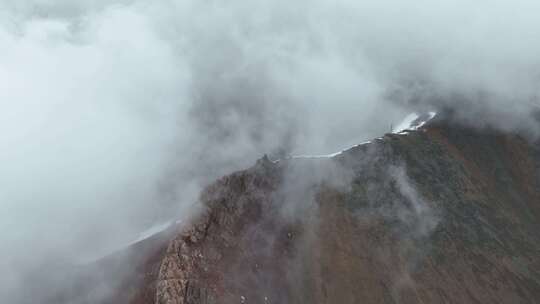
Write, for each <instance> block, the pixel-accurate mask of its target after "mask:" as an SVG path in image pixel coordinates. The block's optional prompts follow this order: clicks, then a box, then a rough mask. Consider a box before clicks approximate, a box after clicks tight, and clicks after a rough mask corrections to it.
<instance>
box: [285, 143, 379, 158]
mask: <svg viewBox="0 0 540 304" xmlns="http://www.w3.org/2000/svg"><path fill="white" fill-rule="evenodd" d="M369 143H371V140H368V141H365V142H363V143H360V144H358V145H354V146H352V147H349V148H347V149H345V150H341V151H338V152H335V153H331V154H323V155H293V156H291V158H332V157H334V156H338V155H340V154H342V153H343V152H346V151H348V150H350V149H352V148H355V147H358V146H362V145H367V144H369Z"/></svg>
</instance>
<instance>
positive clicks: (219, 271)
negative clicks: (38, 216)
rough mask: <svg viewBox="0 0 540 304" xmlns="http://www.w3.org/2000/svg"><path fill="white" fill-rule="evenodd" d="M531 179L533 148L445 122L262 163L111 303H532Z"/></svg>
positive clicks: (539, 231)
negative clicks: (329, 153)
mask: <svg viewBox="0 0 540 304" xmlns="http://www.w3.org/2000/svg"><path fill="white" fill-rule="evenodd" d="M539 173H540V149H539V146H538V145H537V144H536V143H533V142H530V141H527V140H526V139H524V138H522V137H520V136H518V135H512V134H502V133H499V132H495V131H491V130H473V129H469V128H465V127H459V126H452V127H449V126H448V125H446V124H445V123H444V122H442V121H440V122H437V121H434V122H432V123H430V124H428V125H426V126H423V127H422V128H420V129H419V130H415V131H411V132H402V133H400V134H387V135H385V136H384V137H382V138H380V139H376V140H374V141H372V142H371V143H369V144H363V145H359V146H356V147H354V148H351V149H349V150H347V151H344V152H343V153H341V154H339V155H337V156H334V157H327V158H296V159H283V160H280V161H276V162H272V161H270V160H269V159H268V158H266V157H264V158H262V159H261V160H259V161H258V162H257V164H255V165H254V166H253V167H252V168H249V169H247V170H245V171H240V172H236V173H233V174H231V175H229V176H225V177H223V178H221V179H220V180H218V181H216V182H215V183H214V184H212V185H211V186H209V187H208V188H207V189H206V190H205V191H204V192H203V193H202V194H201V198H200V200H201V203H202V204H203V205H204V207H205V208H204V211H203V212H202V213H201V215H200V216H199V217H198V218H196V219H194V221H193V222H192V223H191V224H190V225H188V226H186V227H184V228H183V229H179V230H178V231H175V232H170V233H169V234H167V236H166V237H165V236H161V237H159V239H162V240H164V239H166V241H163V242H161V241H160V242H158V243H155V244H154V245H151V244H148V243H147V245H144V244H141V245H138V246H143V247H152V248H154V250H153V251H152V252H151V254H147V255H145V256H144V258H141V259H139V260H136V262H135V263H133V264H132V268H133V269H134V272H133V276H132V277H131V278H130V279H129V280H127V281H120V282H119V283H118V284H119V285H118V286H120V288H117V291H116V294H113V295H112V296H111V297H109V300H108V303H137V304H139V303H156V304H199V303H263V304H265V303H459V304H461V303H538V302H539V301H540V175H539ZM146 242H147V241H145V243H146ZM131 261H133V260H131ZM108 268H111V267H108ZM111 299H112V300H111ZM57 303H60V302H57ZM89 303H90V302H89Z"/></svg>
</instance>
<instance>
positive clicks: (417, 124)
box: [392, 111, 437, 134]
mask: <svg viewBox="0 0 540 304" xmlns="http://www.w3.org/2000/svg"><path fill="white" fill-rule="evenodd" d="M436 115H437V112H433V111H432V112H428V113H426V114H422V115H418V114H417V113H411V114H409V115H407V117H405V119H403V121H402V122H400V123H399V124H398V125H397V126H396V127H395V128H393V129H392V133H395V134H407V132H408V131H417V130H418V129H420V128H422V127H423V126H424V125H425V124H426V123H427V122H428V121H430V120H432V119H433V118H434V117H435V116H436Z"/></svg>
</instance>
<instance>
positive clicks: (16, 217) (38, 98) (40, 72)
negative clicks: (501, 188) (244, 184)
mask: <svg viewBox="0 0 540 304" xmlns="http://www.w3.org/2000/svg"><path fill="white" fill-rule="evenodd" d="M539 8H540V3H538V2H537V1H525V0H518V1H513V2H512V3H510V2H508V1H490V2H489V3H488V2H485V1H477V2H475V3H470V2H467V1H457V2H456V1H442V2H441V1H439V2H437V3H435V2H433V1H427V0H421V1H416V2H415V3H414V4H411V3H405V2H403V1H391V0H385V1H363V2H361V3H359V2H358V1H352V0H338V1H327V0H316V1H295V2H294V3H291V2H290V1H284V0H278V1H267V0H256V1H232V2H231V1H229V2H227V3H225V2H222V1H212V0H208V1H190V0H185V1H173V0H166V1H159V2H151V3H150V2H146V1H137V0H131V1H130V0H124V1H122V0H118V1H112V0H110V1H108V0H100V1H76V2H74V1H67V0H62V1H47V0H34V1H28V0H27V1H17V2H12V1H5V2H4V1H3V2H0V53H1V55H2V56H1V57H0V105H1V107H2V110H1V111H0V128H1V130H3V132H2V134H3V136H1V137H0V162H1V163H2V170H1V172H0V181H1V184H2V185H3V187H2V191H0V206H1V209H2V211H1V212H0V246H1V247H2V250H1V252H2V254H3V255H5V257H4V258H2V260H3V261H7V262H5V263H4V264H5V265H1V266H3V267H10V268H12V265H15V264H14V263H15V261H19V260H24V261H32V263H34V262H35V263H37V264H39V263H40V262H41V260H42V259H45V258H47V259H48V258H51V257H54V258H56V259H60V260H64V259H66V260H73V259H75V258H76V257H80V256H81V255H92V254H94V253H96V252H100V251H106V250H107V249H108V248H112V247H114V244H115V243H117V242H119V241H120V240H125V239H126V238H129V237H130V236H132V235H133V236H134V235H136V232H137V231H138V230H139V229H140V228H142V227H144V226H145V225H148V224H150V222H152V221H155V220H158V219H161V218H164V217H166V216H165V215H164V214H175V217H182V216H187V215H188V214H190V212H191V210H192V209H193V207H192V203H193V202H194V201H195V199H196V197H197V193H198V191H199V190H200V188H201V186H202V185H204V184H206V183H207V182H209V181H211V180H212V179H214V178H216V177H218V176H220V175H222V174H225V173H227V172H229V171H231V170H235V169H240V168H242V167H245V166H247V165H248V164H250V163H252V162H253V160H254V159H255V158H257V157H259V156H260V155H262V154H263V153H272V152H275V151H277V150H280V149H281V150H285V151H288V152H289V153H299V154H303V153H310V154H325V153H331V152H335V151H338V150H340V149H341V148H344V147H347V146H349V145H351V144H355V143H358V142H361V141H363V140H366V139H369V138H371V137H375V136H378V135H380V134H381V133H384V132H387V131H388V130H389V127H390V124H391V123H393V122H396V121H398V120H399V118H400V117H403V116H404V115H406V114H407V113H408V112H409V111H411V110H412V109H422V110H431V109H433V108H442V107H449V108H451V109H453V110H455V111H457V113H458V116H460V117H462V118H464V119H465V120H466V121H468V122H472V123H474V124H478V125H485V124H489V125H492V126H495V127H499V128H503V129H507V130H514V129H522V130H529V131H530V130H536V129H533V128H536V127H535V122H534V120H533V119H532V115H531V113H532V112H534V111H537V107H538V103H539V102H538V93H539V92H538V90H539V86H538V78H539V76H540V74H539V72H540V69H539V65H540V57H539V56H538V55H537V54H539V53H540V33H539V31H540V26H539V25H540V24H539V22H538V21H537V20H538V18H537V16H536V12H538V9H539ZM30 245H32V246H33V248H34V249H33V251H37V252H33V254H21V252H26V251H27V248H28V246H30ZM36 256H39V257H40V258H39V259H37V258H36ZM16 271H17V270H15V272H16ZM12 277H13V280H12V281H13V282H11V283H10V284H13V285H16V284H17V280H18V277H17V275H14V276H12ZM4 286H8V284H5V285H4Z"/></svg>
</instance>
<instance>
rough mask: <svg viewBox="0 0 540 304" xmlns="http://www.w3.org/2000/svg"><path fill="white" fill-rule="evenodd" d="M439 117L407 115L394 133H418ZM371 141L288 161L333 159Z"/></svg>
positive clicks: (276, 161)
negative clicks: (328, 152) (329, 152)
mask: <svg viewBox="0 0 540 304" xmlns="http://www.w3.org/2000/svg"><path fill="white" fill-rule="evenodd" d="M436 115H437V112H433V111H432V112H428V113H425V114H422V115H419V114H418V113H414V112H413V113H411V114H409V115H407V116H406V117H405V118H404V119H403V121H402V122H400V123H399V124H398V125H397V126H396V127H395V128H393V129H392V133H394V134H400V135H407V132H409V131H416V130H418V129H420V128H422V127H423V126H424V125H425V124H426V123H427V122H428V121H430V120H432V119H433V118H434V117H435V116H436ZM376 139H382V138H381V137H378V138H376ZM371 142H372V141H371V140H368V141H365V142H363V143H360V144H357V145H354V146H352V147H349V148H347V149H344V150H341V151H338V152H335V153H331V154H320V155H309V154H301V155H293V156H290V157H287V158H286V159H300V158H303V159H306V158H307V159H317V158H333V157H335V156H338V155H340V154H342V153H343V152H346V151H348V150H350V149H353V148H356V147H358V146H362V145H367V144H369V143H371ZM279 161H280V160H279V159H278V160H275V161H273V162H274V163H278V162H279Z"/></svg>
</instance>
